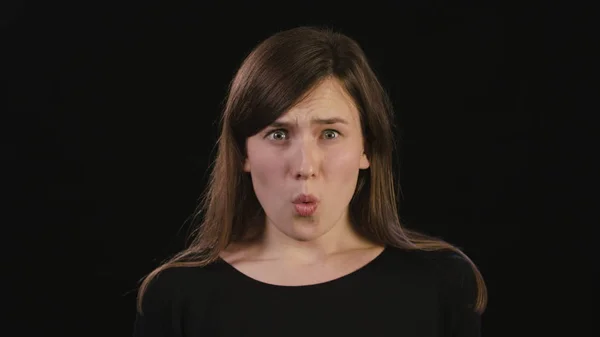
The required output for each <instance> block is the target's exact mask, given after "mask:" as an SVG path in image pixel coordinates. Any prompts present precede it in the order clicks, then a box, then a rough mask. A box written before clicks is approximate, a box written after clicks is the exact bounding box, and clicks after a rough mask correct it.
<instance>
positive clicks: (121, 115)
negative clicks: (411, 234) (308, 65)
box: [2, 0, 593, 336]
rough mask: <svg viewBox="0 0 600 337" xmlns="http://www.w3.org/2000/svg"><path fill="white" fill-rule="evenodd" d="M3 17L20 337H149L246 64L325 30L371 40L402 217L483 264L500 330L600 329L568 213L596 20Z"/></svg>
mask: <svg viewBox="0 0 600 337" xmlns="http://www.w3.org/2000/svg"><path fill="white" fill-rule="evenodd" d="M4 7H5V8H4V9H3V12H2V23H3V32H5V33H7V35H5V36H6V39H5V41H6V42H7V43H5V44H4V47H5V48H6V49H5V51H4V52H3V53H2V54H4V55H5V56H8V61H7V62H6V63H4V66H3V68H5V70H6V72H4V73H5V74H7V76H6V77H4V78H5V79H6V82H5V83H6V85H7V86H6V90H5V93H7V96H6V97H7V99H8V100H7V102H8V110H7V111H8V113H6V112H3V113H2V116H3V119H4V120H5V123H2V124H3V125H2V128H3V130H4V131H3V135H4V136H5V137H4V138H5V141H4V142H3V144H4V145H3V147H2V149H3V151H2V152H3V161H4V162H5V165H3V166H4V168H5V169H7V170H8V171H7V172H8V173H7V174H6V175H5V178H6V179H5V180H4V181H5V183H4V191H5V192H7V196H8V198H7V199H6V200H7V202H6V203H5V206H7V207H6V210H7V212H6V213H5V214H7V215H6V217H5V220H6V222H5V226H3V227H5V228H6V229H7V235H6V236H4V235H3V239H4V240H3V241H4V242H5V245H4V247H6V248H8V249H7V252H6V254H5V256H6V261H7V262H8V263H7V264H6V271H7V275H9V277H8V279H9V280H10V281H11V283H10V287H9V288H6V289H5V291H6V295H7V296H6V297H7V298H10V299H13V300H15V301H11V302H8V303H10V304H6V306H7V310H8V312H9V313H10V315H11V316H9V319H10V322H13V323H17V330H15V331H14V332H11V333H10V334H7V335H10V336H43V335H50V333H57V335H60V336H67V335H69V336H71V335H72V336H96V335H98V336H100V335H102V336H129V335H130V334H131V328H132V323H133V318H134V315H135V288H136V286H137V282H138V280H139V279H140V278H141V277H142V276H143V275H145V274H146V273H148V272H149V271H151V269H152V268H153V267H155V266H157V264H158V263H159V262H160V261H161V260H163V259H165V258H166V257H168V256H169V255H170V254H172V253H174V252H176V251H177V250H179V249H181V248H182V246H183V244H184V241H185V235H186V233H187V232H188V231H189V226H190V216H191V215H192V214H193V212H194V210H195V207H196V204H197V201H198V198H199V196H200V194H201V192H202V189H203V187H204V184H205V181H206V177H207V168H208V166H209V164H210V161H211V160H212V155H213V154H214V153H213V152H212V151H213V146H214V143H215V140H216V136H217V127H216V126H217V124H216V123H215V120H216V119H217V118H218V116H219V113H220V111H221V108H222V103H223V99H224V98H225V93H226V89H227V86H228V84H229V81H230V79H231V77H232V76H233V74H234V72H235V69H236V67H238V66H239V65H240V63H241V61H242V60H243V58H244V57H245V55H246V54H247V53H248V52H249V51H250V49H251V48H252V47H253V46H255V45H256V44H257V43H258V42H259V41H260V40H262V39H264V38H266V37H267V36H269V35H270V34H272V33H274V32H276V31H278V30H281V29H286V28H291V27H294V26H297V25H306V24H317V25H327V26H330V27H334V28H337V29H338V30H340V31H342V32H344V33H346V34H348V35H350V36H351V37H353V38H355V39H356V40H357V41H358V42H359V43H360V44H361V45H362V46H363V48H364V50H365V52H366V54H367V56H368V57H369V58H370V60H371V62H372V65H373V67H374V69H375V71H376V73H377V74H378V75H379V77H380V78H381V80H382V82H383V84H384V86H385V87H386V88H387V90H388V91H389V94H390V96H391V98H392V101H393V103H394V106H395V109H396V117H397V122H398V125H399V128H398V131H399V133H398V145H399V148H400V151H399V154H398V155H399V156H400V162H401V168H400V172H399V174H400V180H401V185H402V192H403V195H402V198H401V199H400V204H399V208H400V210H401V216H402V218H403V220H404V221H405V223H406V224H407V225H408V226H410V227H412V228H417V229H421V230H423V231H425V232H427V233H429V234H432V235H436V236H441V237H443V238H445V239H447V240H448V241H450V242H453V243H455V244H456V245H458V246H459V247H462V248H463V249H464V250H465V251H466V253H467V254H469V255H470V256H471V257H472V258H473V260H474V261H475V262H476V263H477V264H478V265H479V266H480V268H481V271H482V273H483V275H484V276H485V278H486V280H487V283H488V287H489V296H490V302H489V307H488V310H487V311H486V313H485V314H484V321H483V322H484V327H483V328H484V335H485V336H531V335H543V334H545V333H548V332H557V333H561V332H562V333H567V332H568V334H567V335H571V336H575V335H580V334H583V333H584V332H586V331H587V329H589V328H591V326H592V323H593V322H592V321H591V318H592V309H591V304H590V303H591V302H590V301H591V295H590V294H591V289H593V288H592V286H593V283H592V281H591V280H592V279H591V277H590V276H591V275H592V272H591V268H592V264H584V263H583V261H584V259H582V257H585V254H586V253H587V252H588V251H591V248H589V247H590V246H588V245H584V244H583V242H584V241H585V238H586V236H588V234H586V230H587V229H586V223H585V222H584V221H583V219H582V216H581V214H583V213H581V212H579V211H575V210H574V209H573V208H571V206H573V205H575V204H578V205H579V203H580V200H582V199H581V198H580V197H581V196H582V195H583V194H584V193H583V192H582V191H583V189H584V188H585V187H584V186H583V185H578V184H574V183H573V181H574V180H573V179H575V178H577V177H578V176H580V175H581V174H582V172H583V171H582V170H583V169H584V168H585V166H583V164H581V163H580V162H577V163H576V162H575V161H574V159H575V157H576V156H578V155H579V154H583V153H584V152H583V151H582V150H581V149H582V147H581V146H580V145H582V144H583V143H581V142H580V141H582V140H583V138H582V134H583V133H582V130H585V129H587V128H588V127H589V125H588V124H585V123H580V124H576V125H577V130H578V131H577V132H575V129H573V128H570V127H569V126H567V123H566V120H567V117H569V116H574V113H575V112H577V111H579V110H582V109H584V106H583V104H582V103H581V102H582V100H580V99H577V100H573V98H578V97H579V96H578V95H580V96H581V94H586V93H587V92H590V89H589V88H588V89H586V88H587V87H585V86H578V84H577V79H579V76H580V75H581V74H583V72H581V70H582V69H583V67H582V64H583V60H584V59H585V58H586V54H580V53H576V52H574V49H573V48H574V46H575V44H576V42H577V41H578V40H582V39H584V37H585V34H587V33H588V30H587V28H585V27H584V26H582V25H581V23H582V20H583V17H584V16H585V13H587V11H585V10H581V9H574V8H571V7H565V6H555V7H552V6H551V5H549V4H544V6H542V7H535V6H533V5H531V6H529V7H527V8H525V7H522V6H521V7H519V6H513V5H511V4H509V3H506V2H501V1H497V2H490V1H473V2H466V1H455V2H443V1H416V0H411V1H395V2H392V1H389V2H382V1H367V2H361V3H358V2H357V3H354V4H350V3H343V2H339V3H338V4H336V5H326V4H324V3H319V2H316V1H315V2H313V1H304V2H295V3H287V2H273V3H270V4H267V3H265V2H262V3H257V2H247V3H246V2H244V3H242V2H236V3H229V2H227V3H226V2H216V1H208V2H207V1H184V2H166V1H163V2H159V1H144V2H135V3H133V2H124V1H123V2H111V3H109V2H95V1H94V2H91V1H80V2H76V3H66V2H62V1H61V2H52V1H48V2H43V3H33V2H25V1H22V2H11V3H10V4H8V3H7V4H6V5H5V6H4ZM581 34H584V35H581ZM581 97H583V96H581ZM578 142H579V143H578ZM588 205H589V202H588ZM391 310H392V309H391ZM2 334H3V335H4V333H2Z"/></svg>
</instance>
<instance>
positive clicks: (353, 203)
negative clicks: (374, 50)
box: [134, 27, 486, 337]
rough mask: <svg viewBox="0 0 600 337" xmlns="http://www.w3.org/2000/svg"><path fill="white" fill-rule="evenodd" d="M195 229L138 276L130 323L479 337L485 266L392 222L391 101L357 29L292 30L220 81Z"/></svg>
mask: <svg viewBox="0 0 600 337" xmlns="http://www.w3.org/2000/svg"><path fill="white" fill-rule="evenodd" d="M221 122H222V123H221V135H220V137H219V140H218V153H217V158H216V162H215V164H214V168H213V171H212V175H211V179H210V182H209V184H208V189H207V192H206V195H205V198H204V200H203V204H202V206H203V207H202V213H203V219H204V220H203V222H202V223H201V225H200V226H199V227H198V229H197V231H196V232H195V236H194V238H193V242H192V243H191V245H189V247H188V248H186V249H185V250H184V251H182V252H181V253H179V254H178V255H176V256H175V257H173V258H172V259H170V260H169V261H167V262H166V263H164V264H162V265H161V266H160V267H158V268H157V269H156V270H154V271H153V272H152V273H150V274H149V275H148V276H147V277H146V278H145V280H144V281H143V283H142V285H141V287H140V290H139V296H138V314H137V318H136V322H135V332H134V335H135V336H139V337H141V336H146V337H148V336H188V337H192V336H338V335H339V336H478V335H480V315H481V313H482V312H483V310H484V308H485V304H486V288H485V285H484V282H483V279H482V277H481V275H480V273H479V271H478V270H477V268H476V266H475V265H474V264H473V263H472V262H471V260H470V259H469V258H468V257H467V256H466V255H465V254H463V253H462V252H461V251H460V250H459V249H457V248H455V247H453V246H452V245H450V244H448V243H446V242H444V241H441V240H437V239H433V238H429V237H426V236H424V235H421V234H418V233H416V232H413V231H409V230H406V229H403V228H402V226H401V224H400V220H399V216H398V213H397V204H396V195H395V189H394V177H393V163H392V160H393V151H392V150H393V144H394V140H393V130H392V122H393V112H392V109H391V107H390V104H389V103H388V100H387V98H386V96H385V93H384V90H383V89H382V87H381V85H380V84H379V82H378V80H377V79H376V77H375V75H374V73H373V71H372V70H371V68H370V67H369V65H368V62H367V60H366V57H365V55H364V54H363V51H362V50H361V48H360V47H359V46H358V44H357V43H356V42H355V41H353V40H352V39H350V38H348V37H346V36H344V35H342V34H339V33H335V32H332V31H329V30H321V29H316V28H308V27H300V28H296V29H292V30H288V31H283V32H280V33H277V34H275V35H273V36H271V37H270V38H268V39H267V40H265V41H264V42H262V43H260V44H259V45H258V46H257V47H256V48H255V49H254V50H253V51H252V53H251V54H250V55H249V56H248V57H247V58H246V60H245V61H244V62H243V64H242V65H241V67H240V69H239V70H238V72H237V74H236V75H235V78H234V79H233V82H232V84H231V88H230V92H229V96H228V100H227V103H226V106H225V109H224V115H223V118H222V121H221Z"/></svg>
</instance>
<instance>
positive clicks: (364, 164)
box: [359, 152, 371, 170]
mask: <svg viewBox="0 0 600 337" xmlns="http://www.w3.org/2000/svg"><path fill="white" fill-rule="evenodd" d="M370 165H371V163H370V162H369V158H367V154H366V153H364V152H363V154H362V155H361V156H360V164H359V167H360V169H362V170H365V169H368V168H369V166H370Z"/></svg>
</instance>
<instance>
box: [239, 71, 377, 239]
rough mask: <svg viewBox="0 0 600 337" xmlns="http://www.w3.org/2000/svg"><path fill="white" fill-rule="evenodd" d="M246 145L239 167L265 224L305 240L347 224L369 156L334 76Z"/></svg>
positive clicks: (351, 105) (349, 102)
mask: <svg viewBox="0 0 600 337" xmlns="http://www.w3.org/2000/svg"><path fill="white" fill-rule="evenodd" d="M247 151H248V152H247V159H246V161H245V163H244V170H245V171H246V172H249V173H250V175H251V177H252V184H253V187H254V191H255V193H256V196H257V198H258V200H259V202H260V204H261V205H262V207H263V209H264V211H265V213H266V217H267V224H266V225H267V226H269V227H272V228H270V229H275V230H277V231H279V232H281V233H283V234H284V235H286V236H288V237H291V238H294V239H296V240H300V241H309V240H314V239H317V238H319V237H320V236H322V235H323V234H325V233H327V232H329V231H330V230H331V229H333V228H334V227H336V226H348V225H349V223H348V204H349V203H350V200H351V198H352V195H353V194H354V190H355V188H356V183H357V180H358V173H359V170H360V169H367V168H368V167H369V160H368V159H367V157H366V155H365V154H364V148H363V136H362V132H361V125H360V120H359V114H358V110H357V109H356V107H355V106H354V103H353V101H352V99H351V98H350V97H349V96H348V94H346V92H345V91H344V90H343V89H342V87H341V85H340V84H339V83H338V82H337V81H336V80H334V79H328V80H326V81H324V82H322V83H321V84H320V85H319V86H317V87H316V88H315V89H314V90H313V91H312V92H311V94H310V95H309V96H308V97H307V98H306V99H304V100H303V101H302V102H300V103H299V104H298V105H296V106H294V107H293V108H291V109H290V110H289V111H287V112H286V113H285V114H283V115H282V116H281V117H280V118H279V119H277V120H276V121H275V122H274V123H273V124H272V125H270V126H268V127H267V128H265V129H264V130H262V131H260V132H259V133H258V134H256V135H254V136H252V137H250V138H248V140H247ZM303 197H304V198H303Z"/></svg>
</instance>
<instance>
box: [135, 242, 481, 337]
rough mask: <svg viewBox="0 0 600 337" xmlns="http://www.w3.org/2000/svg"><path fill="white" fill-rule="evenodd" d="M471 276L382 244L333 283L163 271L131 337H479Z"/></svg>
mask: <svg viewBox="0 0 600 337" xmlns="http://www.w3.org/2000/svg"><path fill="white" fill-rule="evenodd" d="M475 296H476V285H475V276H474V274H473V271H472V269H471V267H470V265H469V263H468V262H467V261H466V260H465V259H464V258H462V257H460V256H459V255H457V254H455V253H450V252H423V251H412V252H408V251H404V250H401V249H398V248H394V247H387V248H386V249H385V250H384V251H383V252H382V253H381V254H380V255H379V256H377V257H376V258H375V259H374V260H373V261H371V262H370V263H368V264H367V265H365V266H364V267H362V268H360V269H358V270H357V271H355V272H352V273H350V274H348V275H346V276H343V277H340V278H337V279H335V280H332V281H328V282H324V283H319V284H315V285H307V286H277V285H271V284H267V283H263V282H260V281H257V280H254V279H252V278H250V277H249V276H246V275H244V274H242V273H241V272H240V271H238V270H237V269H235V268H234V267H233V266H231V265H229V264H228V263H226V262H224V261H222V260H220V261H219V262H216V263H214V264H211V265H209V266H205V267H177V268H171V269H167V270H165V271H163V272H162V273H161V274H159V276H158V278H156V279H154V280H153V281H152V282H151V283H150V286H149V287H148V289H147V292H146V294H145V296H144V300H143V307H142V309H143V311H144V314H143V315H140V314H138V315H137V317H136V320H135V327H134V337H142V336H143V337H166V336H170V337H183V336H185V337H212V336H221V337H229V336H236V337H242V336H243V337H253V336H260V337H268V336H277V337H283V336H286V337H292V336H328V337H329V336H345V337H346V336H381V337H385V336H395V337H396V336H402V337H412V336H422V337H425V336H427V337H429V336H431V337H433V336H461V337H471V336H480V315H478V314H477V313H475V312H474V309H473V307H474V303H475Z"/></svg>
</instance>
